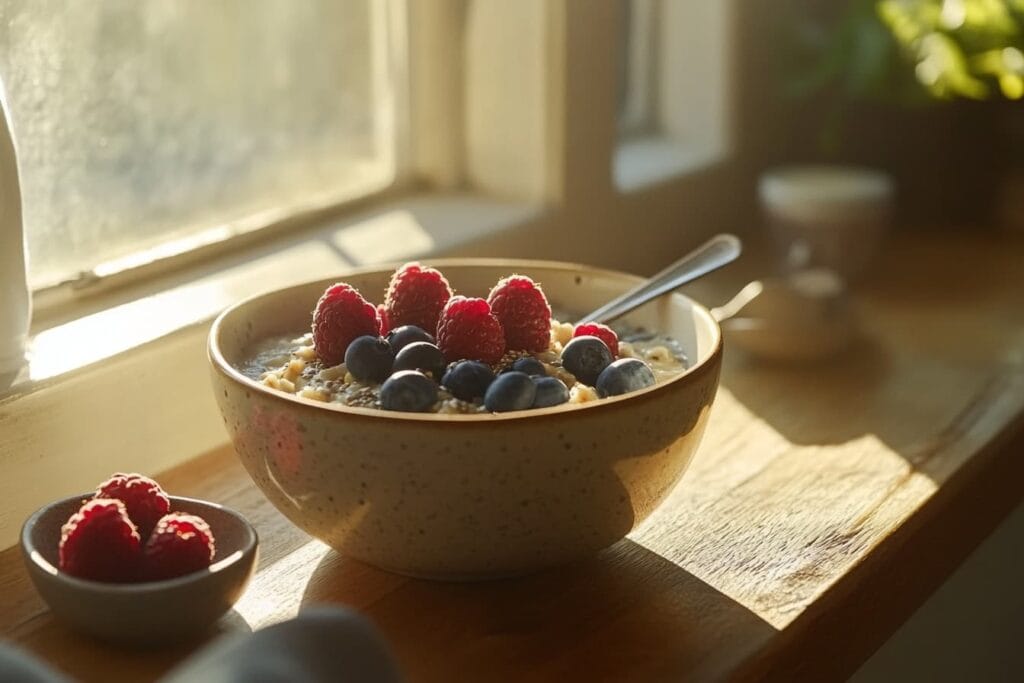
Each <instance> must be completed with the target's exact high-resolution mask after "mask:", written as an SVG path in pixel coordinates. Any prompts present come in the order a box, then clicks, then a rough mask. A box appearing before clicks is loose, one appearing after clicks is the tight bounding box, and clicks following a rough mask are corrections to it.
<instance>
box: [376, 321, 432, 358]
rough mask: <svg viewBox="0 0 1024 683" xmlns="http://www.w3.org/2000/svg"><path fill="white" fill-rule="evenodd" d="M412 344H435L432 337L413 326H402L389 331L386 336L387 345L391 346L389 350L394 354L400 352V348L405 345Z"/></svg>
mask: <svg viewBox="0 0 1024 683" xmlns="http://www.w3.org/2000/svg"><path fill="white" fill-rule="evenodd" d="M430 329H434V328H433V327H432V328H430ZM413 342H428V343H430V344H434V343H436V342H435V340H434V335H432V334H430V333H429V332H427V331H426V330H424V329H422V328H419V327H416V326H415V325H402V326H401V327H396V328H395V329H393V330H391V332H390V333H389V334H388V343H389V344H391V350H392V351H394V352H395V353H398V352H399V351H401V350H402V347H403V346H405V345H406V344H412V343H413Z"/></svg>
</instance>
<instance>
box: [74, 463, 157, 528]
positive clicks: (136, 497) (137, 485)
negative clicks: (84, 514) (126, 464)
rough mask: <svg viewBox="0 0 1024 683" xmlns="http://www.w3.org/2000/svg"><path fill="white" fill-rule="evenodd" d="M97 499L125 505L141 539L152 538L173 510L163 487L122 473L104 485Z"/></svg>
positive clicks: (143, 478) (98, 491) (147, 479)
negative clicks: (106, 499)
mask: <svg viewBox="0 0 1024 683" xmlns="http://www.w3.org/2000/svg"><path fill="white" fill-rule="evenodd" d="M93 498H114V499H116V500H119V501H121V502H122V503H124V507H125V510H127V511H128V518H129V519H131V520H132V522H133V523H134V524H135V526H136V528H137V529H138V530H139V536H140V537H141V538H149V532H151V531H152V530H153V527H155V526H156V522H157V520H158V519H160V518H161V517H163V516H164V515H166V514H167V513H168V512H170V509H171V501H170V499H169V498H168V497H167V494H166V493H164V490H163V489H162V488H160V484H158V483H156V482H155V481H153V480H152V479H150V478H149V477H144V476H142V475H141V474H124V473H123V472H118V473H116V474H114V475H113V476H112V477H110V479H108V480H106V481H105V482H103V483H102V484H100V486H99V488H97V489H96V495H94V496H93Z"/></svg>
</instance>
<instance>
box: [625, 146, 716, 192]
mask: <svg viewBox="0 0 1024 683" xmlns="http://www.w3.org/2000/svg"><path fill="white" fill-rule="evenodd" d="M722 156H723V155H722V152H721V151H720V150H715V149H711V148H710V147H708V148H706V149H704V148H701V147H699V146H693V147H684V146H682V145H680V144H679V143H677V142H675V141H673V140H672V139H671V138H668V137H664V136H660V135H651V136H644V137H640V138H634V139H630V140H626V141H624V142H622V143H620V144H619V145H618V146H617V147H616V148H615V159H614V163H613V167H612V168H613V180H614V181H615V187H616V189H617V190H618V191H619V192H623V193H629V192H636V191H638V190H643V189H645V188H648V187H651V186H652V185H658V184H661V183H665V182H669V181H671V180H674V179H677V178H680V177H682V176H684V175H687V174H689V173H694V172H696V171H700V170H701V169H704V168H706V167H708V166H711V165H713V164H715V163H717V162H719V161H721V160H722Z"/></svg>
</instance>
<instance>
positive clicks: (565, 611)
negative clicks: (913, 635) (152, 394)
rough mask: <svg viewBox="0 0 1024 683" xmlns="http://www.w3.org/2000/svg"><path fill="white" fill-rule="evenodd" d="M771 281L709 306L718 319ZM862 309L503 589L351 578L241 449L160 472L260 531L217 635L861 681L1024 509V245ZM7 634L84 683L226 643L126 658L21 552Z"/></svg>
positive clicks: (638, 670) (957, 264) (737, 400)
mask: <svg viewBox="0 0 1024 683" xmlns="http://www.w3.org/2000/svg"><path fill="white" fill-rule="evenodd" d="M759 267H760V266H759V265H758V263H757V262H756V260H748V262H747V264H746V266H742V265H741V266H740V267H738V268H736V269H734V270H733V271H732V272H730V273H724V274H722V275H721V276H720V277H717V278H715V279H714V280H713V281H709V282H704V283H700V284H699V286H694V287H693V288H692V290H691V291H692V292H694V293H695V294H696V295H697V297H698V298H701V299H703V300H704V301H706V302H707V303H708V304H709V305H715V304H718V303H721V302H722V301H723V300H724V299H725V298H726V297H727V294H728V293H729V292H730V291H732V290H733V288H735V287H736V286H737V285H738V284H741V283H742V281H743V280H744V279H745V278H747V277H749V276H750V275H751V274H752V273H756V272H757V269H758V268H759ZM857 302H858V306H859V311H860V315H861V320H862V326H863V329H864V339H863V340H862V341H861V342H860V343H859V344H858V345H857V347H856V348H855V349H854V350H853V351H852V352H851V353H849V354H847V355H846V356H844V357H842V358H841V359H837V360H834V361H831V362H826V363H819V364H814V365H801V366H793V365H765V364H762V363H757V362H753V361H752V360H750V359H747V358H744V357H742V356H741V355H739V354H730V353H728V352H727V358H726V367H725V369H724V373H723V382H722V387H721V390H720V392H719V396H718V399H717V402H716V404H715V407H714V410H713V414H712V419H711V423H710V425H709V427H708V431H707V434H706V437H705V440H704V443H703V444H702V446H701V448H700V450H699V452H698V454H697V456H696V458H695V460H694V462H693V464H692V466H691V468H690V471H689V472H688V473H687V474H686V476H685V477H684V479H683V482H682V483H681V484H680V485H679V486H678V487H677V488H676V490H675V491H674V492H673V493H672V495H671V497H670V498H669V499H668V500H667V501H666V503H665V504H664V505H663V506H662V507H661V508H660V509H659V510H658V511H657V512H656V513H655V514H654V515H653V516H652V517H651V518H650V519H648V520H647V522H645V523H644V524H643V525H642V526H641V527H640V528H638V529H636V530H635V531H634V532H633V533H632V534H631V535H630V537H629V538H628V539H626V540H624V541H622V542H620V543H619V544H617V545H616V546H614V547H612V548H610V549H608V550H606V551H605V552H603V553H602V554H601V555H599V556H598V557H596V558H594V559H593V560H590V561H587V562H584V563H581V564H578V565H574V566H570V567H565V568H562V569H557V570H553V571H549V572H545V573H541V574H537V575H534V576H530V577H526V578H521V579H511V580H502V581H495V582H485V583H470V584H453V583H432V582H425V581H418V580H413V579H408V578H404V577H401V576H397V575H393V574H388V573H386V572H382V571H379V570H376V569H374V568H372V567H368V566H366V565H362V564H360V563H358V562H355V561H350V560H346V559H344V558H342V557H340V556H338V555H337V554H336V553H335V552H333V551H331V550H329V549H328V548H327V547H326V546H324V545H323V544H321V543H319V542H317V541H313V540H311V539H310V538H309V537H307V536H306V535H304V534H303V533H302V532H300V531H298V530H297V529H295V528H294V527H292V526H291V525H290V524H289V523H288V522H287V521H286V520H285V519H284V518H283V517H282V516H281V515H279V514H278V513H277V512H276V511H275V510H274V509H273V508H271V507H270V506H269V504H267V503H266V502H265V501H264V499H263V498H262V496H261V494H260V493H259V492H258V491H256V490H255V489H254V488H253V486H252V484H251V483H250V481H249V479H248V477H247V475H246V474H245V473H244V471H243V470H242V469H241V467H240V466H239V465H238V463H237V462H236V460H235V458H234V456H233V454H232V453H231V452H230V449H228V448H224V449H221V450H218V451H216V452H212V453H209V454H207V455H205V456H202V457H200V458H198V459H197V460H195V461H193V462H191V463H189V464H187V465H185V466H182V467H179V468H176V469H174V470H171V471H169V472H167V473H165V474H164V475H163V476H162V477H161V479H162V481H163V483H164V484H165V487H166V488H167V489H168V490H169V491H170V492H172V493H175V494H178V495H188V496H197V497H201V498H206V499H210V500H214V501H217V502H221V503H224V504H226V505H229V506H231V507H234V508H236V509H239V510H240V511H242V512H243V513H244V514H246V515H247V516H248V517H249V518H250V519H251V520H252V521H253V523H254V524H255V525H256V527H257V529H258V531H259V533H260V537H261V541H262V547H261V551H262V558H261V564H260V569H259V572H258V574H257V576H256V577H255V579H254V580H253V584H252V585H251V587H250V589H249V590H248V592H247V593H246V595H245V596H244V597H243V598H242V600H241V601H240V602H239V603H238V605H237V606H236V608H235V610H234V611H233V612H231V613H230V614H229V615H228V616H227V617H226V618H225V619H224V620H222V622H221V623H220V624H219V625H218V627H217V629H216V631H217V632H236V631H242V632H244V631H246V630H249V629H256V628H259V627H261V626H264V625H266V624H269V623H273V622H276V621H279V620H282V619H287V618H289V617H290V616H292V615H294V614H295V613H296V612H297V610H299V609H301V608H302V607H303V606H304V605H309V604H314V603H322V602H331V603H341V604H345V605H349V606H351V607H354V608H356V609H358V610H361V611H363V612H365V613H366V614H367V615H369V617H370V618H371V619H372V620H373V621H374V622H376V624H377V625H378V626H379V627H380V628H381V629H382V631H383V632H384V634H385V635H386V637H387V638H388V639H389V641H390V642H391V643H392V645H393V647H394V650H395V653H396V656H397V657H398V659H399V661H400V664H401V666H402V668H403V670H404V671H405V672H406V675H407V676H408V678H409V680H411V681H448V680H472V681H477V680H480V681H483V680H487V681H500V680H509V681H513V680H514V681H522V680H531V681H532V680H539V681H548V680H551V681H556V680H558V681H562V680H636V681H660V680H684V679H685V680H722V679H778V680H794V679H804V680H823V679H831V678H839V677H843V676H845V675H848V674H849V673H850V672H852V671H853V670H854V669H855V668H856V667H857V665H858V664H859V663H860V662H862V661H863V660H864V659H866V658H867V657H868V656H869V655H870V654H871V652H873V650H874V649H875V648H876V647H877V646H878V645H879V644H881V643H882V642H883V641H884V640H885V638H886V637H888V635H890V634H891V633H892V632H893V631H894V630H895V629H896V628H897V627H898V626H899V624H900V623H902V621H903V620H904V619H905V618H906V617H907V616H908V615H909V614H910V613H911V612H912V611H913V609H914V608H915V607H916V606H918V605H919V604H920V603H921V602H922V601H923V600H924V599H925V598H926V597H927V596H928V595H929V594H930V592H931V591H932V590H934V588H935V587H936V586H937V585H938V584H939V583H940V582H941V581H942V580H943V578H944V577H946V576H947V575H948V574H949V573H950V572H951V571H952V570H953V569H954V568H955V567H956V566H957V564H958V563H959V562H960V561H961V560H962V559H963V557H965V556H966V554H967V553H968V552H969V551H970V550H971V549H972V548H973V547H975V546H976V545H977V544H978V543H979V542H980V541H981V540H983V539H984V538H985V536H986V535H987V534H988V533H989V531H991V529H992V528H994V526H995V525H996V524H997V523H998V522H999V521H1000V520H1001V519H1002V518H1003V517H1004V516H1005V515H1006V513H1007V512H1008V511H1009V510H1010V509H1012V507H1013V506H1014V505H1015V504H1016V503H1017V502H1019V501H1020V500H1021V497H1022V494H1024V458H1022V457H1021V451H1022V448H1024V419H1022V415H1024V245H1022V244H1021V243H1020V242H1011V241H996V240H995V239H994V238H991V237H989V238H985V239H981V238H970V237H965V236H947V237H942V238H936V237H929V238H927V239H923V238H914V237H911V238H904V239H902V240H900V241H898V242H897V243H896V244H895V245H894V246H893V248H892V250H891V251H890V253H889V254H888V256H887V257H886V259H885V260H884V261H883V262H882V263H881V264H880V267H879V270H878V272H877V273H876V276H875V278H874V279H873V280H872V281H871V284H870V285H868V286H865V287H862V288H861V290H860V291H859V293H858V297H857ZM0 595H2V596H3V600H2V602H0V629H2V634H3V637H4V638H5V639H9V640H12V641H14V642H16V643H18V644H20V645H22V646H24V647H26V648H28V649H29V650H31V651H34V652H36V653H37V654H39V655H40V656H41V657H43V658H44V659H46V660H48V661H50V662H51V663H53V664H54V665H55V666H57V667H59V668H60V669H62V670H64V671H66V672H67V673H69V674H71V675H73V676H75V677H78V678H80V679H82V680H86V681H93V680H96V681H99V680H105V681H110V680H131V681H134V680H142V681H145V680H152V679H154V678H155V677H156V676H158V675H159V674H160V673H161V672H163V671H165V670H167V669H168V668H170V667H171V666H173V664H174V663H175V662H177V661H179V660H180V659H181V658H183V657H184V656H186V655H187V654H188V653H189V652H191V651H192V650H194V649H195V648H197V647H200V646H201V645H202V644H204V643H205V642H207V641H208V640H210V639H211V638H212V637H214V636H215V635H217V634H216V633H211V634H204V635H202V636H201V637H198V638H197V640H196V641H195V642H193V643H189V644H186V645H181V646H176V647H173V648H170V649H165V650H154V651H124V650H118V649H115V648H112V647H110V646H105V645H100V644H97V643H93V642H90V641H88V640H85V639H83V638H81V637H79V636H77V635H75V634H74V633H71V632H69V631H68V630H67V629H65V628H64V627H63V626H62V625H60V624H59V623H56V622H54V621H53V620H52V618H51V617H50V615H49V613H48V612H47V610H46V608H45V606H44V605H43V604H42V603H41V601H40V600H39V598H38V597H37V596H36V594H35V592H34V591H33V589H32V587H31V585H29V583H28V579H27V575H26V574H25V572H24V569H23V568H22V565H21V558H20V555H19V552H18V550H17V549H16V548H12V549H8V550H6V551H3V552H2V553H0Z"/></svg>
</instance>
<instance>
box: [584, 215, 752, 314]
mask: <svg viewBox="0 0 1024 683" xmlns="http://www.w3.org/2000/svg"><path fill="white" fill-rule="evenodd" d="M741 251H742V245H741V244H740V240H739V238H737V237H735V236H734V235H728V234H722V235H717V236H715V237H712V238H711V239H710V240H708V241H707V242H705V243H704V244H703V245H701V246H699V247H697V248H696V249H694V250H693V251H691V252H690V253H689V254H687V255H686V256H684V257H682V258H681V259H679V260H678V261H676V262H675V263H673V264H672V265H670V266H669V267H668V268H665V269H664V270H662V271H661V272H660V273H658V274H657V275H654V276H653V277H651V278H650V279H648V280H647V281H646V282H643V283H641V284H639V285H637V286H636V287H634V288H633V289H631V290H629V291H628V292H626V293H625V294H623V295H622V296H619V297H617V298H615V299H613V300H611V301H609V302H608V303H606V304H605V305H604V306H601V308H598V309H597V310H595V311H592V312H591V313H589V314H587V315H585V316H583V317H582V318H580V319H579V320H578V321H577V322H576V324H577V325H579V324H580V323H585V322H597V323H607V322H610V321H612V320H615V319H616V318H620V317H622V316H624V315H626V314H627V313H629V312H630V311H632V310H633V309H635V308H639V307H640V306H642V305H644V304H645V303H647V302H648V301H650V300H651V299H656V298H658V297H659V296H661V295H662V294H667V293H668V292H671V291H672V290H673V289H675V288H677V287H680V286H682V285H684V284H686V283H687V282H692V281H693V280H696V279H697V278H699V277H701V276H702V275H707V274H708V273H710V272H711V271H713V270H717V269H719V268H721V267H722V266H724V265H726V264H727V263H732V262H733V261H735V260H736V258H737V257H738V256H739V255H740V252H741Z"/></svg>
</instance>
